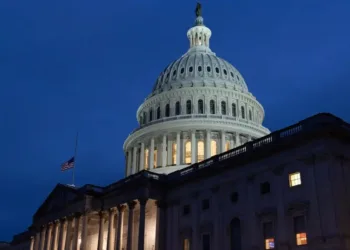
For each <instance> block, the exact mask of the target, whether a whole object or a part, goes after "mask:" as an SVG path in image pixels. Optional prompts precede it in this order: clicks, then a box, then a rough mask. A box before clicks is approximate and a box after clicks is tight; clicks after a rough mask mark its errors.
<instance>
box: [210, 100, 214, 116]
mask: <svg viewBox="0 0 350 250" xmlns="http://www.w3.org/2000/svg"><path fill="white" fill-rule="evenodd" d="M209 104H210V114H215V102H214V100H210V103H209Z"/></svg>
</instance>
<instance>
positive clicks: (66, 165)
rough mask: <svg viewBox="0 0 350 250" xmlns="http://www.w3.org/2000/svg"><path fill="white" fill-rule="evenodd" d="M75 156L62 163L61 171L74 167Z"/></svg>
mask: <svg viewBox="0 0 350 250" xmlns="http://www.w3.org/2000/svg"><path fill="white" fill-rule="evenodd" d="M74 163H75V162H74V156H73V157H72V158H70V160H68V161H66V162H65V163H63V164H62V165H61V171H66V170H68V169H71V168H74Z"/></svg>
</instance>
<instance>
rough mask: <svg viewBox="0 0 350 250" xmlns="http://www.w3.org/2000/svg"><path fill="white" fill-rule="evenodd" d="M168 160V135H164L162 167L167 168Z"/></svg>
mask: <svg viewBox="0 0 350 250" xmlns="http://www.w3.org/2000/svg"><path fill="white" fill-rule="evenodd" d="M166 158H167V150H166V135H163V142H162V167H163V168H164V167H166Z"/></svg>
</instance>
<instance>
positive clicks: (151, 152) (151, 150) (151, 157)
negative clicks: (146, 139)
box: [148, 138, 154, 169]
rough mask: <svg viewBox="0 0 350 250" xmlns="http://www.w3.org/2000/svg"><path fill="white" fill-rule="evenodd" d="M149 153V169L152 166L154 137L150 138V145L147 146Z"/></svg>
mask: <svg viewBox="0 0 350 250" xmlns="http://www.w3.org/2000/svg"><path fill="white" fill-rule="evenodd" d="M148 152H149V155H148V159H149V164H148V168H149V169H153V168H154V166H153V165H154V138H151V145H150V147H149V150H148Z"/></svg>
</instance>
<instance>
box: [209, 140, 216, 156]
mask: <svg viewBox="0 0 350 250" xmlns="http://www.w3.org/2000/svg"><path fill="white" fill-rule="evenodd" d="M210 144H211V145H210V148H211V149H210V150H211V151H210V152H211V155H210V156H214V155H216V154H217V143H216V141H215V140H212V141H211V143H210Z"/></svg>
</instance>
